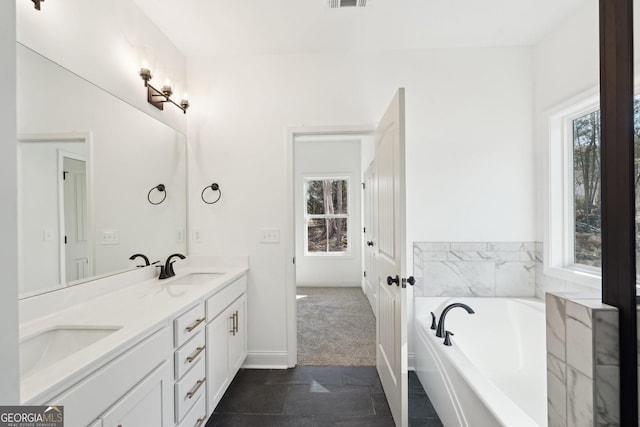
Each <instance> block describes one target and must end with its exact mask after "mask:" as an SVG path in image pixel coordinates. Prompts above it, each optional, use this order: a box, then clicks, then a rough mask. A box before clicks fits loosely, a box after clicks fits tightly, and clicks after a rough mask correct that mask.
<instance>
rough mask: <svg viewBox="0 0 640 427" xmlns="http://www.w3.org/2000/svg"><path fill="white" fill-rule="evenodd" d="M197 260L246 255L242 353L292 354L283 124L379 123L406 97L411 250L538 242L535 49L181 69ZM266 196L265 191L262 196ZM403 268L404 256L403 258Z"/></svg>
mask: <svg viewBox="0 0 640 427" xmlns="http://www.w3.org/2000/svg"><path fill="white" fill-rule="evenodd" d="M189 61H190V62H189V67H188V68H189V72H190V73H189V82H190V86H191V88H192V89H191V95H192V99H193V105H194V108H193V111H192V112H191V114H190V116H189V142H190V145H191V149H192V156H191V158H190V161H191V164H190V186H191V189H190V191H191V192H196V191H201V189H202V187H204V185H207V184H210V183H211V182H213V181H216V182H218V183H220V184H221V186H222V190H223V197H222V199H223V200H222V201H221V202H220V203H218V204H217V205H213V206H205V205H204V204H202V203H199V202H198V201H197V200H195V201H193V202H191V203H190V206H189V209H190V213H189V215H190V217H189V219H190V224H191V227H193V228H197V229H198V230H200V233H201V236H202V241H201V242H199V243H195V244H193V245H192V246H191V247H190V250H191V251H192V252H193V253H200V254H206V253H213V254H219V253H229V254H237V255H249V256H250V257H251V272H250V277H249V305H250V312H251V316H250V319H249V323H250V324H249V347H250V351H252V352H262V353H265V354H281V353H282V352H284V351H285V349H286V344H287V342H286V329H285V327H286V322H285V312H286V310H285V308H286V298H287V296H286V293H285V290H286V288H285V283H286V277H285V272H286V266H287V265H288V263H290V262H291V259H289V258H288V257H287V254H286V251H285V245H284V244H280V245H264V244H260V243H258V230H259V228H260V227H277V228H280V229H281V231H282V234H281V239H282V242H285V241H286V239H287V238H289V237H290V235H291V232H292V227H293V224H287V214H288V212H289V210H288V209H289V208H288V207H287V156H288V155H287V127H290V126H295V127H298V126H302V125H306V126H315V125H325V126H340V125H360V124H369V125H372V124H375V123H377V121H378V120H379V119H380V117H381V115H382V113H383V112H384V111H385V109H386V107H387V105H388V103H389V102H390V100H391V98H392V96H393V94H394V93H395V91H396V90H397V88H398V87H405V88H406V102H407V105H406V112H407V126H406V130H407V132H406V134H407V159H408V160H407V200H408V204H407V213H408V214H407V215H408V218H407V223H408V226H407V231H408V242H407V244H408V248H407V251H408V252H407V253H408V254H411V253H412V251H411V242H413V241H434V240H442V241H532V240H533V239H534V234H535V212H534V210H535V197H534V165H533V154H534V149H533V144H532V136H531V133H532V126H531V119H532V93H531V92H532V86H531V84H532V83H531V82H532V79H531V52H530V48H488V49H452V50H414V51H402V52H399V51H396V52H381V53H375V52H368V53H354V52H347V53H328V54H308V55H282V56H279V55H270V56H251V57H225V58H214V59H211V58H210V59H204V58H201V59H198V58H190V59H189ZM267 182H268V185H269V190H267V189H266V188H265V186H266V185H267ZM408 264H409V271H411V268H410V266H411V264H412V259H411V256H410V257H409V260H408Z"/></svg>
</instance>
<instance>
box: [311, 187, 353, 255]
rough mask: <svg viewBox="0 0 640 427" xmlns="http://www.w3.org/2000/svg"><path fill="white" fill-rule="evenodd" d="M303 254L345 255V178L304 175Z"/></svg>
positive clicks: (348, 248)
mask: <svg viewBox="0 0 640 427" xmlns="http://www.w3.org/2000/svg"><path fill="white" fill-rule="evenodd" d="M304 192H305V197H304V200H305V204H306V207H305V211H304V212H305V239H306V245H305V255H348V254H350V252H351V250H350V245H349V215H348V207H349V203H348V202H349V197H348V192H349V178H346V177H323V178H315V177H314V178H305V181H304Z"/></svg>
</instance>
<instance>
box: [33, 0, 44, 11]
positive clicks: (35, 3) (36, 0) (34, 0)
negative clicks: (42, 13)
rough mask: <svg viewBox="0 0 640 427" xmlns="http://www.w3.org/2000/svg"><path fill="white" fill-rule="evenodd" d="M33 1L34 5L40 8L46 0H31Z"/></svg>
mask: <svg viewBox="0 0 640 427" xmlns="http://www.w3.org/2000/svg"><path fill="white" fill-rule="evenodd" d="M31 1H32V2H33V7H34V8H36V9H37V10H40V3H42V2H43V1H44V0H31Z"/></svg>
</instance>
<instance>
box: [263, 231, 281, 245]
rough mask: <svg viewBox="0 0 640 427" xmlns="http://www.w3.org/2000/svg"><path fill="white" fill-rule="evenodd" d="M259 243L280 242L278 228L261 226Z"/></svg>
mask: <svg viewBox="0 0 640 427" xmlns="http://www.w3.org/2000/svg"><path fill="white" fill-rule="evenodd" d="M260 243H280V229H279V228H261V229H260Z"/></svg>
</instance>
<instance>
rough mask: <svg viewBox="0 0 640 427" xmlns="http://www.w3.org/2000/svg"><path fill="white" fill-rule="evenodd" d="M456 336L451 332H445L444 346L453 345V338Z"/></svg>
mask: <svg viewBox="0 0 640 427" xmlns="http://www.w3.org/2000/svg"><path fill="white" fill-rule="evenodd" d="M453 335H455V334H454V333H453V332H451V331H444V345H449V346H450V345H451V337H452V336H453Z"/></svg>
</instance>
